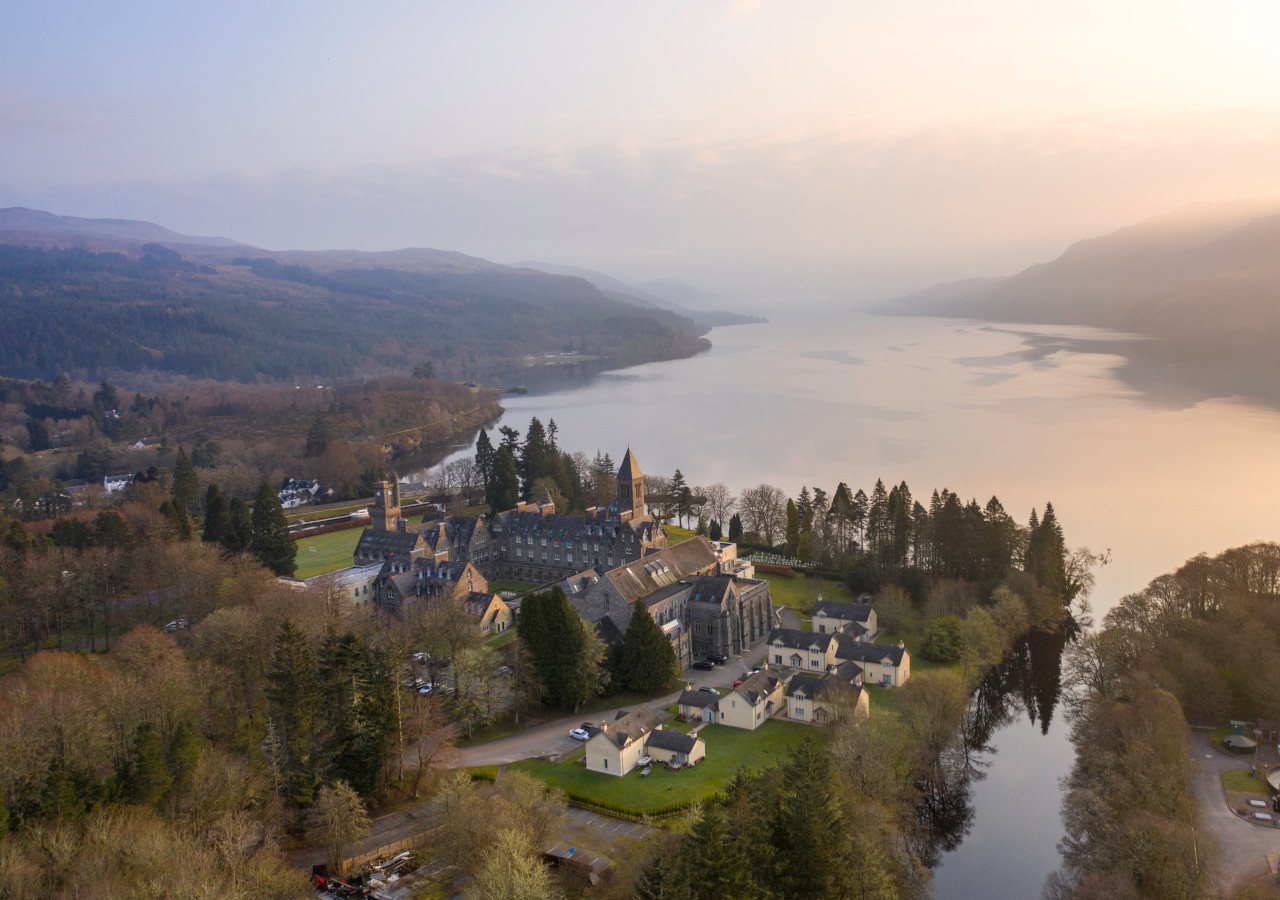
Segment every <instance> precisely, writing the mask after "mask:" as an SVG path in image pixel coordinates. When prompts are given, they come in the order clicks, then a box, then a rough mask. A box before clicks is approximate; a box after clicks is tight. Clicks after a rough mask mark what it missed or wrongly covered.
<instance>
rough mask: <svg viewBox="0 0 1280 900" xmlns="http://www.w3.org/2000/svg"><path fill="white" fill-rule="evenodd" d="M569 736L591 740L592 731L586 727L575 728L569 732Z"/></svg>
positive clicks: (576, 739) (578, 739) (579, 739)
mask: <svg viewBox="0 0 1280 900" xmlns="http://www.w3.org/2000/svg"><path fill="white" fill-rule="evenodd" d="M569 737H571V738H573V739H574V740H575V741H589V740H591V732H589V731H587V729H585V728H575V729H573V730H572V731H570V732H569Z"/></svg>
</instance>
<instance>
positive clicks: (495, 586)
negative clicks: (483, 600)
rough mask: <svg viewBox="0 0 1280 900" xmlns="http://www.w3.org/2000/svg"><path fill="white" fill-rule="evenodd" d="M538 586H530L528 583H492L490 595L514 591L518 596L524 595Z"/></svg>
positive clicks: (490, 583)
mask: <svg viewBox="0 0 1280 900" xmlns="http://www.w3.org/2000/svg"><path fill="white" fill-rule="evenodd" d="M536 587H537V585H536V584H530V583H529V582H527V581H490V582H489V593H491V594H501V593H502V592H503V591H512V592H513V593H516V594H523V593H525V592H526V591H531V590H533V589H534V588H536Z"/></svg>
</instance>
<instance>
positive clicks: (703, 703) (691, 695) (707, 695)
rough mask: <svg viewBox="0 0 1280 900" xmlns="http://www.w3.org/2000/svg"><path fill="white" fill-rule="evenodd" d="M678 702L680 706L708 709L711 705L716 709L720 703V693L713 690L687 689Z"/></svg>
mask: <svg viewBox="0 0 1280 900" xmlns="http://www.w3.org/2000/svg"><path fill="white" fill-rule="evenodd" d="M676 703H677V704H678V705H679V706H693V707H697V708H698V709H706V708H707V707H708V706H710V707H712V708H713V709H714V708H716V707H717V706H718V705H719V703H720V695H719V694H717V693H714V692H712V691H685V692H684V693H683V694H681V695H680V699H679V700H677V701H676Z"/></svg>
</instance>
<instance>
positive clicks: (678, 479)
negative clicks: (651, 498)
mask: <svg viewBox="0 0 1280 900" xmlns="http://www.w3.org/2000/svg"><path fill="white" fill-rule="evenodd" d="M667 492H668V494H669V495H670V497H671V508H672V510H674V511H675V514H676V516H678V517H679V519H680V527H681V528H683V527H684V520H685V518H686V517H688V516H689V514H690V513H692V512H693V491H691V490H690V489H689V485H688V484H686V483H685V480H684V473H683V472H681V471H680V470H679V469H676V474H674V475H672V476H671V482H670V484H669V485H668V487H667Z"/></svg>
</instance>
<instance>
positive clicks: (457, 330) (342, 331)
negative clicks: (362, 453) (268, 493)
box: [0, 209, 710, 381]
mask: <svg viewBox="0 0 1280 900" xmlns="http://www.w3.org/2000/svg"><path fill="white" fill-rule="evenodd" d="M0 315H2V316H3V319H4V321H5V323H6V326H7V327H6V328H5V329H3V330H0V375H5V376H10V377H19V378H44V379H48V378H53V377H54V376H56V375H57V374H60V373H66V374H69V375H71V376H73V377H79V378H87V379H90V380H96V379H98V378H101V377H104V376H113V377H119V375H120V374H122V373H143V372H146V373H154V374H158V375H161V376H165V377H169V376H189V377H202V378H217V379H224V380H238V381H257V380H264V379H265V380H296V379H317V378H323V379H326V380H334V379H348V378H356V377H369V376H376V375H382V374H388V373H394V372H405V371H407V370H408V369H409V368H411V367H412V366H413V365H414V364H415V363H416V362H419V361H421V360H423V359H430V360H432V361H433V363H434V364H435V366H436V369H437V371H438V372H439V373H440V374H441V375H442V376H445V377H450V378H456V379H477V380H480V379H485V378H488V377H491V376H493V375H494V374H495V373H498V372H505V371H509V370H510V369H512V368H515V367H519V366H520V365H521V364H522V362H523V361H525V360H527V359H528V358H530V357H542V356H544V355H546V354H551V353H554V354H560V353H563V352H565V351H570V352H572V353H574V354H576V356H577V357H578V358H581V357H589V358H593V359H595V360H596V361H597V363H599V364H601V365H602V366H604V367H617V366H622V365H630V364H634V363H638V362H645V361H650V360H656V359H670V358H678V357H683V356H689V355H692V354H694V353H698V352H700V351H702V350H705V349H706V348H707V347H709V346H710V345H709V343H708V342H707V341H706V340H705V338H702V337H701V335H702V334H704V333H705V332H706V331H707V326H705V325H701V324H699V323H696V322H694V321H692V320H691V319H689V318H688V317H685V316H681V315H679V314H677V313H674V312H671V311H669V310H666V309H660V308H656V307H646V306H642V305H638V304H637V303H634V302H626V301H623V300H619V299H618V298H616V297H611V296H606V295H605V294H604V293H603V292H601V291H600V290H599V289H598V288H597V287H595V286H594V285H592V284H591V283H589V282H588V281H587V280H585V279H582V278H577V277H566V276H562V275H553V274H546V273H542V272H535V271H532V270H529V269H513V268H509V267H507V266H500V265H497V264H495V263H491V262H489V261H487V260H483V259H479V258H477V257H472V256H467V255H466V254H462V253H455V252H450V251H441V250H433V249H428V248H411V249H404V250H394V251H388V252H382V253H369V252H364V251H354V250H331V251H284V252H272V251H266V250H260V249H258V248H254V247H250V246H248V245H245V244H241V243H238V242H236V241H231V240H227V239H225V238H203V237H193V236H189V235H181V234H178V233H176V232H173V231H170V230H169V229H166V228H163V227H161V226H159V225H153V224H151V223H148V222H132V221H124V220H117V219H77V218H70V217H61V216H55V215H52V214H50V213H45V212H39V211H34V210H25V209H7V210H0Z"/></svg>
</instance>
